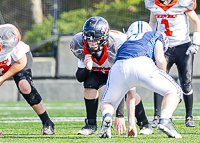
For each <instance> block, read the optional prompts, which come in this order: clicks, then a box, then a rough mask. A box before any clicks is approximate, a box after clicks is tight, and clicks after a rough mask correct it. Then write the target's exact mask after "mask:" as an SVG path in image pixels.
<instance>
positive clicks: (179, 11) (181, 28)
mask: <svg viewBox="0 0 200 143" xmlns="http://www.w3.org/2000/svg"><path fill="white" fill-rule="evenodd" d="M145 7H146V8H147V9H149V10H150V11H151V12H153V13H154V15H155V17H156V20H157V30H160V31H162V32H165V34H166V35H167V36H168V38H169V41H170V42H169V44H170V45H169V47H174V46H177V45H181V44H184V43H187V42H190V41H191V40H190V36H189V34H190V31H189V18H188V16H187V15H186V14H185V12H186V11H189V10H193V9H195V8H196V2H195V0H172V2H171V3H169V4H168V5H164V4H162V3H161V2H160V1H159V0H145Z"/></svg>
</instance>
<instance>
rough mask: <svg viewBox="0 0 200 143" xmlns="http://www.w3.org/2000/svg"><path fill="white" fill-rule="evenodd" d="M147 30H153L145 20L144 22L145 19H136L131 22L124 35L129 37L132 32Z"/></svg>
mask: <svg viewBox="0 0 200 143" xmlns="http://www.w3.org/2000/svg"><path fill="white" fill-rule="evenodd" d="M148 31H153V30H152V28H151V26H150V25H149V24H148V23H147V22H145V21H136V22H133V23H132V24H131V25H130V26H129V28H128V31H127V32H126V35H127V36H128V38H129V37H130V36H132V35H133V34H137V33H145V32H148Z"/></svg>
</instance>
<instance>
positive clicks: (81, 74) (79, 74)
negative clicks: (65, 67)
mask: <svg viewBox="0 0 200 143" xmlns="http://www.w3.org/2000/svg"><path fill="white" fill-rule="evenodd" d="M90 73H91V71H90V70H88V69H87V68H78V70H77V71H76V78H77V80H78V81H79V82H83V81H85V80H86V79H87V77H88V76H89V75H90Z"/></svg>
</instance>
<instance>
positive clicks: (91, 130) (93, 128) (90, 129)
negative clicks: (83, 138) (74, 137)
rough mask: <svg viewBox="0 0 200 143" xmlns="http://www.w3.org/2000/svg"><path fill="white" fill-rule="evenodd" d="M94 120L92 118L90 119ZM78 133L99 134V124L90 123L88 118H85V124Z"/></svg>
mask: <svg viewBox="0 0 200 143" xmlns="http://www.w3.org/2000/svg"><path fill="white" fill-rule="evenodd" d="M89 120H92V119H89ZM77 134H78V135H91V134H97V124H94V125H89V123H88V119H85V126H84V127H83V128H82V129H81V130H79V131H78V132H77Z"/></svg>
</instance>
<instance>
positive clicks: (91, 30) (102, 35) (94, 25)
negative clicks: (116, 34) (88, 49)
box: [82, 16, 109, 52]
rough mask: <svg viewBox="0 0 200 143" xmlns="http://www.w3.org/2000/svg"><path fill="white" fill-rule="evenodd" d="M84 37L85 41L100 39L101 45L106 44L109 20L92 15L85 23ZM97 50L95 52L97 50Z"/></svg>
mask: <svg viewBox="0 0 200 143" xmlns="http://www.w3.org/2000/svg"><path fill="white" fill-rule="evenodd" d="M82 32H83V39H84V41H100V44H99V47H98V50H97V51H99V50H100V46H105V45H106V44H107V42H108V37H109V25H108V21H107V20H106V19H104V18H103V17H101V16H93V17H90V18H89V19H88V20H87V21H86V22H85V24H84V25H83V29H82ZM97 51H95V52H97Z"/></svg>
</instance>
